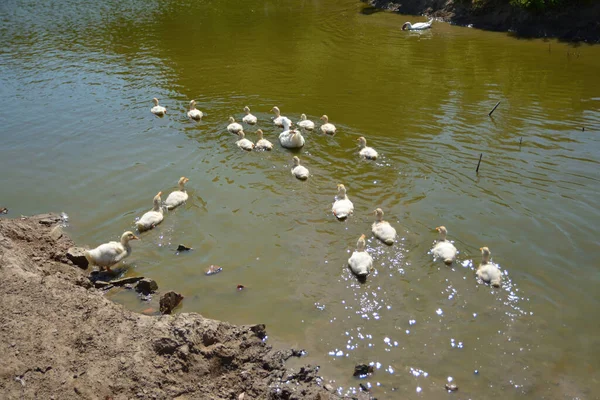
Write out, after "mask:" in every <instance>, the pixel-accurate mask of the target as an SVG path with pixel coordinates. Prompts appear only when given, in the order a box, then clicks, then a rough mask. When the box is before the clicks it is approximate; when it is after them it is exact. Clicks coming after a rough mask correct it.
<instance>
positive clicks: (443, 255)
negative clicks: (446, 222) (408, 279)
mask: <svg viewBox="0 0 600 400" xmlns="http://www.w3.org/2000/svg"><path fill="white" fill-rule="evenodd" d="M435 230H436V231H438V232H439V233H440V239H439V240H438V241H437V243H436V244H435V246H433V249H431V251H432V253H433V256H434V257H435V258H436V259H441V260H442V261H444V264H446V265H452V263H453V262H454V260H455V259H456V252H457V251H456V247H454V245H453V244H452V243H450V241H449V240H447V239H446V235H447V234H448V231H447V230H446V227H445V226H438V227H437V228H435Z"/></svg>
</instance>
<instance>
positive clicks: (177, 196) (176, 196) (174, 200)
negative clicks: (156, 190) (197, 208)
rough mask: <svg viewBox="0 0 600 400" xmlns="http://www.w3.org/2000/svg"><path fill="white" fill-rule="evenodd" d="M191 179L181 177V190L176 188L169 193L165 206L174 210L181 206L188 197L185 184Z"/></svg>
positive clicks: (179, 183)
mask: <svg viewBox="0 0 600 400" xmlns="http://www.w3.org/2000/svg"><path fill="white" fill-rule="evenodd" d="M188 181H189V179H188V178H186V177H185V176H182V177H181V178H179V182H178V185H179V190H174V191H172V192H171V194H169V196H168V197H167V200H165V206H167V209H168V210H172V209H174V208H175V207H179V206H180V205H182V204H183V203H185V202H186V201H187V199H188V194H187V192H186V191H185V184H186V183H188Z"/></svg>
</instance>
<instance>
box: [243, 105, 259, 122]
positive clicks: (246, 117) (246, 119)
mask: <svg viewBox="0 0 600 400" xmlns="http://www.w3.org/2000/svg"><path fill="white" fill-rule="evenodd" d="M244 111H245V112H246V115H244V118H242V122H245V123H247V124H249V125H254V124H256V121H258V118H256V117H255V116H254V115H252V114H250V107H248V106H246V107H244Z"/></svg>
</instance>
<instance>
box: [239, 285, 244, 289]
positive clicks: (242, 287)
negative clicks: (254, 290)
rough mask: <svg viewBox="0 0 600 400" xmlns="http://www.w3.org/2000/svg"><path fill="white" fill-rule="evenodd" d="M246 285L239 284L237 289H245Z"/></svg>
mask: <svg viewBox="0 0 600 400" xmlns="http://www.w3.org/2000/svg"><path fill="white" fill-rule="evenodd" d="M244 289H245V286H244V285H237V290H244Z"/></svg>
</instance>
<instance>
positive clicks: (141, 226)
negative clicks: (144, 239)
mask: <svg viewBox="0 0 600 400" xmlns="http://www.w3.org/2000/svg"><path fill="white" fill-rule="evenodd" d="M161 195H162V192H158V193H157V194H156V196H154V199H153V203H154V206H153V207H152V210H150V211H148V212H147V213H145V214H144V215H142V217H141V218H140V219H138V220H137V222H136V223H135V225H136V226H137V228H138V230H139V231H140V232H143V231H147V230H148V229H152V228H154V227H155V226H156V225H158V224H160V223H161V222H162V220H163V218H164V214H163V213H164V210H163V208H162V206H161V204H160V203H161V199H160V196H161Z"/></svg>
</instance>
